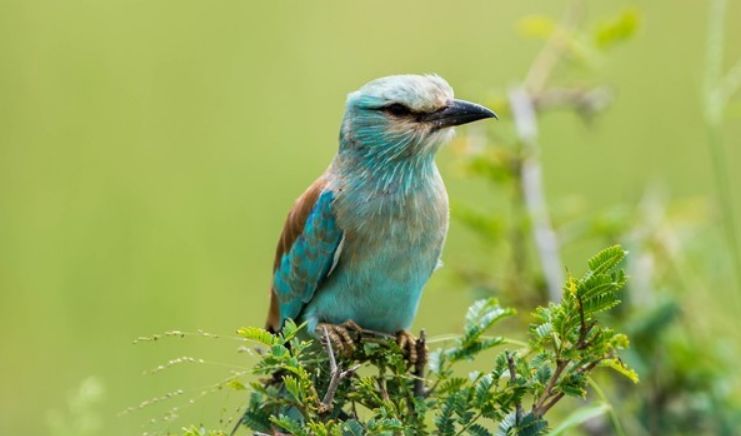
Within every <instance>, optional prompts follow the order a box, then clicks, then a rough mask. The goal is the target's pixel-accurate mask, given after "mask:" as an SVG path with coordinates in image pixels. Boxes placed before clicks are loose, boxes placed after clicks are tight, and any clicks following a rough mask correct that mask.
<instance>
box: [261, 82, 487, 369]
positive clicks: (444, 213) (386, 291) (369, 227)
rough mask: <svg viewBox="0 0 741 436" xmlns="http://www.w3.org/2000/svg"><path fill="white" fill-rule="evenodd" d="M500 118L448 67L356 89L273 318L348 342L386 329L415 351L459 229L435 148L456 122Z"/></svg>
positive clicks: (278, 261)
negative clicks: (424, 299) (467, 96)
mask: <svg viewBox="0 0 741 436" xmlns="http://www.w3.org/2000/svg"><path fill="white" fill-rule="evenodd" d="M492 117H494V118H496V115H495V114H494V112H492V111H490V110H489V109H487V108H485V107H483V106H480V105H478V104H474V103H470V102H467V101H463V100H458V99H455V98H454V97H453V89H452V88H451V87H450V85H448V83H447V82H446V81H445V80H444V79H442V78H441V77H439V76H436V75H398V76H389V77H383V78H380V79H376V80H373V81H371V82H369V83H367V84H366V85H364V86H363V87H361V88H360V89H359V90H357V91H355V92H353V93H351V94H349V95H348V97H347V102H346V106H345V116H344V119H343V121H342V126H341V128H340V138H339V150H338V152H337V154H336V155H335V157H334V159H333V160H332V163H331V164H330V165H329V168H327V170H326V171H325V172H324V173H323V174H322V175H321V176H319V178H318V179H317V180H316V181H315V182H314V183H312V184H311V186H309V188H308V189H307V190H306V191H305V192H304V193H303V194H302V195H301V196H300V197H299V198H298V200H296V202H295V203H294V205H293V208H292V209H291V212H290V213H289V214H288V218H287V219H286V222H285V225H284V227H283V232H282V234H281V236H280V240H279V242H278V248H277V250H276V254H275V262H274V265H273V271H274V272H273V280H272V286H271V290H270V311H269V313H268V320H267V327H268V329H269V330H271V331H279V330H280V329H281V327H282V325H283V323H284V322H285V321H286V320H287V319H289V318H290V319H293V320H294V321H296V322H297V323H303V322H305V323H306V324H307V328H308V331H309V332H310V333H313V334H314V335H316V336H319V335H320V334H322V333H323V332H325V331H326V332H327V334H328V335H329V337H330V338H331V340H332V342H335V343H336V345H337V346H338V347H339V348H345V349H347V348H348V347H352V346H353V344H352V339H351V337H350V335H349V334H348V331H349V330H351V329H355V330H369V331H374V332H381V333H385V334H389V335H396V337H397V339H398V341H399V344H400V346H402V348H405V347H409V350H408V351H410V357H411V358H413V348H414V347H413V346H411V344H412V337H411V335H410V334H409V333H408V329H409V328H410V326H411V324H412V321H413V319H414V315H415V313H416V311H417V307H418V306H419V300H420V297H421V294H422V289H423V288H424V286H425V283H426V282H427V280H428V279H429V278H430V276H431V275H432V273H433V271H434V270H435V269H436V267H437V266H438V265H439V263H440V255H441V253H442V249H443V244H444V243H445V237H446V234H447V231H448V215H449V213H448V194H447V192H446V190H445V185H444V183H443V180H442V178H441V177H440V173H439V171H438V169H437V166H436V165H435V154H436V152H437V151H438V149H439V148H440V146H441V145H442V144H444V143H445V142H447V141H448V140H450V139H451V137H452V135H453V127H454V126H457V125H461V124H466V123H470V122H472V121H476V120H481V119H484V118H492ZM410 360H411V359H410Z"/></svg>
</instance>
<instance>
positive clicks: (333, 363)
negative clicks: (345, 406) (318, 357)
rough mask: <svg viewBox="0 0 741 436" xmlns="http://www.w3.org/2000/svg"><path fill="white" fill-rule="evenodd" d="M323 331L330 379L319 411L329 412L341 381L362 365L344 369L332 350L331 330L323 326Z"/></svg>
mask: <svg viewBox="0 0 741 436" xmlns="http://www.w3.org/2000/svg"><path fill="white" fill-rule="evenodd" d="M323 333H324V346H325V347H326V348H327V355H328V356H329V370H330V379H329V386H328V387H327V392H326V393H325V394H324V399H322V402H321V404H319V413H327V412H329V411H331V410H332V407H334V406H333V404H332V402H333V401H334V396H335V394H336V393H337V388H338V387H339V386H340V382H341V381H342V380H343V379H345V378H347V377H349V376H351V375H352V374H354V373H355V371H357V370H358V368H359V367H360V365H357V366H355V367H353V368H350V369H348V370H347V371H342V370H341V368H340V367H339V365H337V359H336V358H335V355H334V350H332V339H330V337H329V331H328V330H327V328H326V327H324V328H323Z"/></svg>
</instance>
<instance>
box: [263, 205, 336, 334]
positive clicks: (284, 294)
mask: <svg viewBox="0 0 741 436" xmlns="http://www.w3.org/2000/svg"><path fill="white" fill-rule="evenodd" d="M333 199H334V195H333V194H332V192H331V191H324V192H323V193H322V194H321V195H320V196H319V198H317V200H316V203H315V204H314V207H313V208H312V209H311V212H310V213H309V216H308V217H307V219H306V223H305V224H304V229H303V232H302V233H301V235H299V236H298V238H296V240H295V241H294V243H293V245H292V246H291V249H290V250H289V251H288V252H287V253H285V254H284V255H283V257H282V258H281V260H280V266H279V267H278V268H277V269H276V270H275V274H274V276H273V289H274V291H275V293H276V295H277V297H278V301H279V303H280V306H279V311H280V325H283V322H284V321H285V320H286V319H288V318H291V319H296V318H297V317H298V316H299V315H300V314H301V311H302V310H303V307H304V306H305V305H306V303H308V302H309V301H311V298H312V297H313V296H314V293H315V292H316V290H317V288H318V287H319V285H320V284H321V282H322V280H324V279H325V278H326V277H327V275H328V274H329V271H330V269H331V268H332V265H333V263H334V260H335V252H336V251H337V249H338V247H339V245H340V241H341V240H342V230H340V228H339V227H338V226H337V222H336V220H335V216H334V213H333V212H332V200H333Z"/></svg>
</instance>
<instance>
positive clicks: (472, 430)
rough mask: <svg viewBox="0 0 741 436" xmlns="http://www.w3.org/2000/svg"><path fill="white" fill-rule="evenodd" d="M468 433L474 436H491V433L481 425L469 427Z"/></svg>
mask: <svg viewBox="0 0 741 436" xmlns="http://www.w3.org/2000/svg"><path fill="white" fill-rule="evenodd" d="M468 433H469V434H472V435H474V436H491V432H490V431H489V430H487V429H485V428H484V427H483V426H482V425H481V424H472V425H471V426H470V427H468Z"/></svg>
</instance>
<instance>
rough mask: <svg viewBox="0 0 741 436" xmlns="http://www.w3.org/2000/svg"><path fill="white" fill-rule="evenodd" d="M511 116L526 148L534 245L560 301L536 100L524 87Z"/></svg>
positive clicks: (524, 182) (525, 190)
mask: <svg viewBox="0 0 741 436" xmlns="http://www.w3.org/2000/svg"><path fill="white" fill-rule="evenodd" d="M509 99H510V104H511V106H512V115H513V117H514V121H515V129H516V130H517V135H518V136H519V140H520V142H521V143H522V145H523V149H524V152H523V158H522V160H521V163H520V165H521V175H520V183H521V189H522V194H523V197H524V199H525V206H526V207H527V210H528V214H529V215H530V220H531V222H532V225H533V233H534V238H535V246H536V248H537V250H538V256H539V257H540V262H541V265H542V267H543V275H544V276H545V280H546V283H547V285H548V298H549V299H550V300H551V301H559V300H560V299H561V284H562V283H563V272H562V264H561V256H560V254H559V247H558V240H557V238H556V232H555V231H554V230H553V227H552V225H551V221H550V216H549V213H548V205H547V204H546V200H545V193H544V189H543V180H542V178H543V176H542V169H541V166H540V160H539V159H538V152H539V148H540V147H539V145H538V140H537V137H538V121H537V118H536V114H535V108H534V107H533V101H532V98H531V97H530V95H529V94H528V92H527V91H526V90H525V88H524V87H520V88H515V89H513V90H512V91H511V92H510V94H509Z"/></svg>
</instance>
